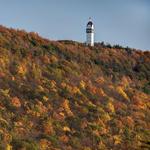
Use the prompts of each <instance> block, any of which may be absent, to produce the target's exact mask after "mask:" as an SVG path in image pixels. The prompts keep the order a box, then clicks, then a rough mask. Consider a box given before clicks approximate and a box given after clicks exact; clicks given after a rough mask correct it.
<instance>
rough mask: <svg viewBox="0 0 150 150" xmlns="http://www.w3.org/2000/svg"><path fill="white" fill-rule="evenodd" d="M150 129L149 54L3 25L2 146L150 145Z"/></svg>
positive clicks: (95, 149)
mask: <svg viewBox="0 0 150 150" xmlns="http://www.w3.org/2000/svg"><path fill="white" fill-rule="evenodd" d="M149 131H150V52H149V51H141V50H136V49H131V48H128V47H127V48H123V47H121V46H119V45H116V46H111V45H106V44H104V43H103V42H102V43H97V44H96V45H95V46H94V47H87V46H85V45H84V44H82V43H78V42H74V41H49V40H47V39H43V38H41V37H40V36H39V35H38V34H36V33H27V32H25V31H20V30H14V29H8V28H5V27H3V26H0V149H5V148H7V149H8V150H9V149H11V148H12V149H13V150H20V149H26V150H30V149H31V150H39V149H40V150H107V149H112V150H120V149H121V150H127V149H128V150H134V149H140V148H143V149H144V147H145V149H146V147H148V146H149V145H148V144H146V143H145V142H146V141H149V139H150V132H149ZM147 149H148V148H147Z"/></svg>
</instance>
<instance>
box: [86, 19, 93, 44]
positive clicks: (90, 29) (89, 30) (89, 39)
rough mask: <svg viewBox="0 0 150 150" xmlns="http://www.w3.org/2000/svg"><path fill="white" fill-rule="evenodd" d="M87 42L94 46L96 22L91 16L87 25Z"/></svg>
mask: <svg viewBox="0 0 150 150" xmlns="http://www.w3.org/2000/svg"><path fill="white" fill-rule="evenodd" d="M86 44H87V45H89V46H94V24H93V22H92V21H91V18H89V21H88V23H87V26H86Z"/></svg>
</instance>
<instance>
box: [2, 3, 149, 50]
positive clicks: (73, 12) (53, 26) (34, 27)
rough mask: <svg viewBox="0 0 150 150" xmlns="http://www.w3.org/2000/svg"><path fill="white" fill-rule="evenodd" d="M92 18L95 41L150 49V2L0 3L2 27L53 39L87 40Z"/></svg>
mask: <svg viewBox="0 0 150 150" xmlns="http://www.w3.org/2000/svg"><path fill="white" fill-rule="evenodd" d="M89 17H92V20H93V22H94V24H95V32H96V34H95V40H96V41H97V42H101V41H104V42H108V43H110V44H120V45H123V46H129V47H132V48H139V49H143V50H150V0H0V24H1V25H4V26H7V27H13V28H17V29H18V28H19V29H25V30H26V31H29V32H30V31H35V32H38V33H39V34H40V35H41V36H43V37H45V38H49V39H51V40H60V39H69V40H75V41H79V42H84V41H85V26H86V23H87V21H88V18H89Z"/></svg>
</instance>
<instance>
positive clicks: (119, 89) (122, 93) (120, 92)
mask: <svg viewBox="0 0 150 150" xmlns="http://www.w3.org/2000/svg"><path fill="white" fill-rule="evenodd" d="M116 90H117V92H118V93H119V94H120V95H121V96H122V97H123V98H124V99H126V100H129V97H128V95H127V94H126V93H125V92H124V90H123V89H122V87H120V86H118V87H117V89H116Z"/></svg>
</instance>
